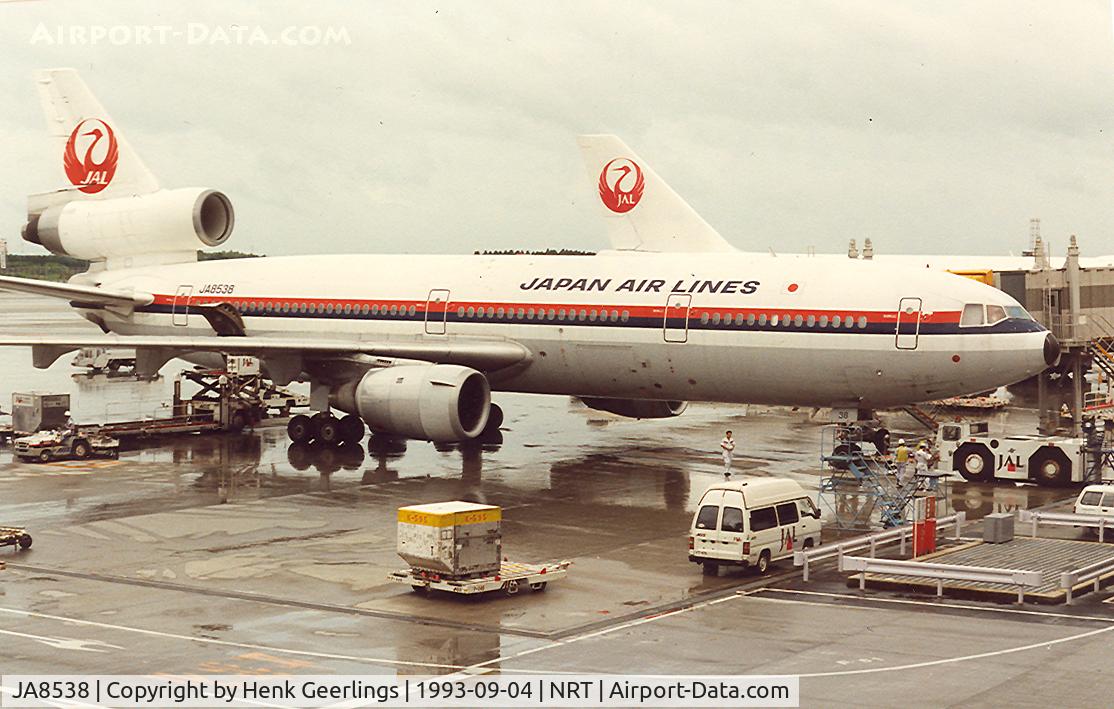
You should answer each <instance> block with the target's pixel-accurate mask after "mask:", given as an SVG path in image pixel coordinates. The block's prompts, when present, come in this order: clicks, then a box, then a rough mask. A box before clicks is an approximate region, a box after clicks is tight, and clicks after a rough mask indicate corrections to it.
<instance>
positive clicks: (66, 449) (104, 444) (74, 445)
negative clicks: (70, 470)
mask: <svg viewBox="0 0 1114 709" xmlns="http://www.w3.org/2000/svg"><path fill="white" fill-rule="evenodd" d="M12 448H13V451H14V453H15V455H16V457H17V458H19V459H20V460H25V461H30V460H36V461H38V462H40V463H49V462H50V461H52V460H72V459H75V458H76V459H78V460H83V459H85V458H89V457H100V458H118V457H120V441H119V439H116V438H113V437H112V436H106V435H104V434H102V433H100V432H99V431H98V430H96V429H81V428H78V429H74V430H73V431H68V430H62V431H39V432H37V433H32V434H31V435H30V436H21V437H19V438H16V439H15V440H14V441H13V442H12Z"/></svg>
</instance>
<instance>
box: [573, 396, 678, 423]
mask: <svg viewBox="0 0 1114 709" xmlns="http://www.w3.org/2000/svg"><path fill="white" fill-rule="evenodd" d="M581 401H583V402H584V405H585V406H587V407H588V408H589V409H595V410H596V411H606V412H608V413H611V414H618V415H619V416H626V417H627V418H632V419H667V418H672V417H674V416H680V415H681V414H683V413H684V411H685V409H687V408H688V405H689V404H688V402H687V401H655V400H653V399H601V398H595V397H585V398H582V399H581Z"/></svg>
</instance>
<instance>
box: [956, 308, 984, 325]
mask: <svg viewBox="0 0 1114 709" xmlns="http://www.w3.org/2000/svg"><path fill="white" fill-rule="evenodd" d="M983 322H984V320H983V307H982V304H981V303H968V304H967V305H964V306H963V315H961V316H960V318H959V326H960V327H974V326H975V325H982V324H983Z"/></svg>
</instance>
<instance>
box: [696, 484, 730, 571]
mask: <svg viewBox="0 0 1114 709" xmlns="http://www.w3.org/2000/svg"><path fill="white" fill-rule="evenodd" d="M722 506H723V490H709V491H708V492H706V493H704V497H703V498H702V499H701V500H700V509H699V510H697V512H696V518H695V520H694V522H693V525H692V527H693V528H692V555H693V556H699V557H702V558H705V559H719V558H721V556H720V551H719V511H720V507H722Z"/></svg>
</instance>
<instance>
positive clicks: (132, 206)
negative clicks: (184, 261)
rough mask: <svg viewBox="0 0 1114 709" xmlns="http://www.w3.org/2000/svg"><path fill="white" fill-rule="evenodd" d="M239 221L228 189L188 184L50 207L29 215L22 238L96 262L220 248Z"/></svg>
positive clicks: (51, 249) (81, 200)
mask: <svg viewBox="0 0 1114 709" xmlns="http://www.w3.org/2000/svg"><path fill="white" fill-rule="evenodd" d="M234 224H235V215H234V213H233V211H232V202H231V201H230V200H229V199H228V197H227V196H225V195H224V193H223V192H218V191H216V190H210V189H202V188H191V187H187V188H183V189H177V190H159V191H158V192H152V193H151V194H145V195H139V196H137V197H116V198H112V199H80V200H75V201H72V202H67V203H65V204H61V205H55V206H52V207H47V208H46V209H44V210H43V211H42V212H36V213H32V214H30V215H29V217H28V220H27V224H26V225H24V227H23V239H24V240H25V241H29V242H31V243H33V244H39V245H41V246H45V247H46V248H47V249H49V250H50V251H52V252H53V253H56V254H59V255H65V256H73V257H75V258H82V259H87V260H90V261H96V260H101V259H106V258H113V257H118V256H134V255H137V254H148V253H167V252H185V251H196V250H197V249H198V248H201V247H207V246H210V247H211V246H220V245H221V244H223V243H224V242H225V241H227V240H228V237H229V236H231V234H232V227H233V226H234Z"/></svg>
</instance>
